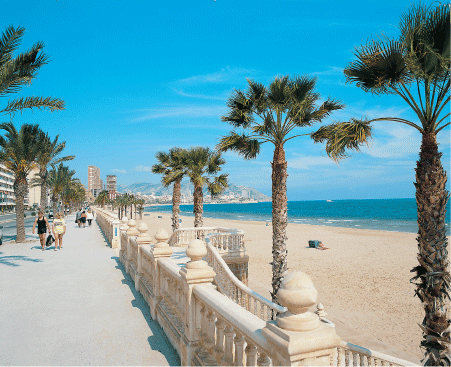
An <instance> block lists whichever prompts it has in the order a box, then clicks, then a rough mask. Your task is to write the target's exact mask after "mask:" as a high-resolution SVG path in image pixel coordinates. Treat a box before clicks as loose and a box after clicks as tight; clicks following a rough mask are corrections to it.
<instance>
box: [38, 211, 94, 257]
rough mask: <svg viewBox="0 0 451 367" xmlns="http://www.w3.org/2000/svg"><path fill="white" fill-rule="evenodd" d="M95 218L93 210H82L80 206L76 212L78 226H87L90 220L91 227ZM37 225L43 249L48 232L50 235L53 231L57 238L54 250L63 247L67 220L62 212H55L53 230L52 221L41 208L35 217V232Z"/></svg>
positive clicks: (43, 248)
mask: <svg viewBox="0 0 451 367" xmlns="http://www.w3.org/2000/svg"><path fill="white" fill-rule="evenodd" d="M93 218H94V216H93V214H92V211H91V210H82V208H80V209H79V210H78V211H77V213H76V214H75V222H76V223H77V224H78V227H81V226H83V227H85V226H86V222H88V225H89V227H91V224H92V220H93ZM36 227H37V232H38V235H39V241H40V243H41V247H42V251H44V250H45V246H46V240H47V232H48V233H49V235H50V234H51V232H53V235H54V239H55V249H54V251H57V250H61V249H62V248H63V236H64V234H65V233H66V221H65V220H64V218H63V214H62V213H61V212H58V213H56V214H55V217H54V218H53V226H52V231H51V228H50V223H49V221H48V220H47V218H46V217H45V216H44V212H43V211H42V210H39V211H38V217H37V218H36V219H35V221H34V224H33V228H32V230H31V232H32V233H33V234H34V233H35V231H36Z"/></svg>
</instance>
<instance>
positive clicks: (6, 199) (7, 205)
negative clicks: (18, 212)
mask: <svg viewBox="0 0 451 367" xmlns="http://www.w3.org/2000/svg"><path fill="white" fill-rule="evenodd" d="M13 185H14V176H13V173H12V172H11V171H10V170H8V169H7V168H6V167H5V165H3V164H1V163H0V210H1V211H5V210H11V209H14V208H15V207H16V196H15V195H14V188H13Z"/></svg>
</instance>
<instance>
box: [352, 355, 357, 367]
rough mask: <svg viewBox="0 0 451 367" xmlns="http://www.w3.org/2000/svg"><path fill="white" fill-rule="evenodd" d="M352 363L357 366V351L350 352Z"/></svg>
mask: <svg viewBox="0 0 451 367" xmlns="http://www.w3.org/2000/svg"><path fill="white" fill-rule="evenodd" d="M352 365H353V366H354V367H357V365H358V364H357V352H352Z"/></svg>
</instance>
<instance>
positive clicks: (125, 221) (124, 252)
mask: <svg viewBox="0 0 451 367" xmlns="http://www.w3.org/2000/svg"><path fill="white" fill-rule="evenodd" d="M127 230H128V218H127V217H126V216H125V215H124V216H123V217H122V220H121V225H120V227H119V236H120V239H121V240H120V241H121V250H120V252H119V261H120V262H122V264H123V265H124V266H125V263H124V261H123V259H124V258H127V246H128V238H127V240H126V241H123V239H122V233H124V232H126V231H127Z"/></svg>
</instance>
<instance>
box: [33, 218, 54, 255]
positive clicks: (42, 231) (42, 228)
mask: <svg viewBox="0 0 451 367" xmlns="http://www.w3.org/2000/svg"><path fill="white" fill-rule="evenodd" d="M36 225H37V226H38V236H39V241H40V242H41V247H42V251H44V250H45V237H46V234H47V230H48V231H49V234H50V225H49V222H48V220H47V218H46V217H44V212H43V211H42V210H40V211H38V217H37V218H36V219H35V221H34V223H33V228H32V229H31V232H32V233H33V234H34V232H35V228H36Z"/></svg>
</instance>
